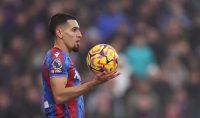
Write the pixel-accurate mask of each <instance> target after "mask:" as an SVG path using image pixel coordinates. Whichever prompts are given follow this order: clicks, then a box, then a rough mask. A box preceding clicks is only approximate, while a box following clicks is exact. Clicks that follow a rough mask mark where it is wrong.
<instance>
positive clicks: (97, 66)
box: [86, 44, 118, 74]
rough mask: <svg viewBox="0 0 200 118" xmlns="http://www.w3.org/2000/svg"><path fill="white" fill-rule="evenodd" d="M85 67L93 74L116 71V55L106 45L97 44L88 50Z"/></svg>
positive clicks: (113, 50)
mask: <svg viewBox="0 0 200 118" xmlns="http://www.w3.org/2000/svg"><path fill="white" fill-rule="evenodd" d="M86 60H87V66H88V67H89V69H90V70H91V71H92V72H94V73H95V74H99V73H102V72H104V71H105V72H106V73H107V74H109V73H112V72H114V71H116V70H117V67H118V54H117V52H116V51H115V49H114V48H113V47H112V46H110V45H108V44H98V45H96V46H94V47H93V48H92V49H90V50H89V52H88V55H87V59H86Z"/></svg>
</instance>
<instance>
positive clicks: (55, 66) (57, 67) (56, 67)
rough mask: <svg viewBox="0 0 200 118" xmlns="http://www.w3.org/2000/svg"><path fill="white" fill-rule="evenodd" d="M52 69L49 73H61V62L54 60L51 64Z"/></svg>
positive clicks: (57, 59)
mask: <svg viewBox="0 0 200 118" xmlns="http://www.w3.org/2000/svg"><path fill="white" fill-rule="evenodd" d="M52 67H53V69H52V70H51V73H60V72H62V69H61V68H62V62H61V60H60V59H59V58H55V59H54V60H53V62H52Z"/></svg>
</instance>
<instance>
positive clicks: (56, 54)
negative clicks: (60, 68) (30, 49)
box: [46, 48, 69, 63]
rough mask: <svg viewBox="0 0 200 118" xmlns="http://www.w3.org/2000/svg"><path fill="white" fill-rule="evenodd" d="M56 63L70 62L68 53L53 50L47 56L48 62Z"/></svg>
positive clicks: (56, 49)
mask: <svg viewBox="0 0 200 118" xmlns="http://www.w3.org/2000/svg"><path fill="white" fill-rule="evenodd" d="M55 61H59V62H68V61H69V56H68V54H67V53H65V52H64V51H62V50H60V49H58V48H51V49H50V50H49V51H48V52H47V54H46V62H47V63H52V62H55Z"/></svg>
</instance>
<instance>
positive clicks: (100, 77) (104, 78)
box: [92, 71, 120, 86]
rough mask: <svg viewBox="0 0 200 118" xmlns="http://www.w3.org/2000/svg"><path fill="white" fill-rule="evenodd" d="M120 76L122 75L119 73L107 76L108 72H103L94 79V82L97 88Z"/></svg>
mask: <svg viewBox="0 0 200 118" xmlns="http://www.w3.org/2000/svg"><path fill="white" fill-rule="evenodd" d="M118 75H120V73H118V72H117V71H115V72H113V73H110V74H107V73H106V72H103V73H101V74H99V75H96V76H95V77H94V79H93V80H92V82H93V84H94V85H95V86H96V85H99V84H102V83H104V82H106V81H109V80H111V79H113V78H115V77H117V76H118Z"/></svg>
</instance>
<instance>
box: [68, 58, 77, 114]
mask: <svg viewBox="0 0 200 118" xmlns="http://www.w3.org/2000/svg"><path fill="white" fill-rule="evenodd" d="M68 72H69V73H68V81H67V84H66V87H71V86H74V75H75V70H74V67H73V65H72V62H71V61H70V67H69V71H68ZM67 107H68V110H69V116H70V118H77V99H76V98H74V99H72V100H70V101H68V102H67Z"/></svg>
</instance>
